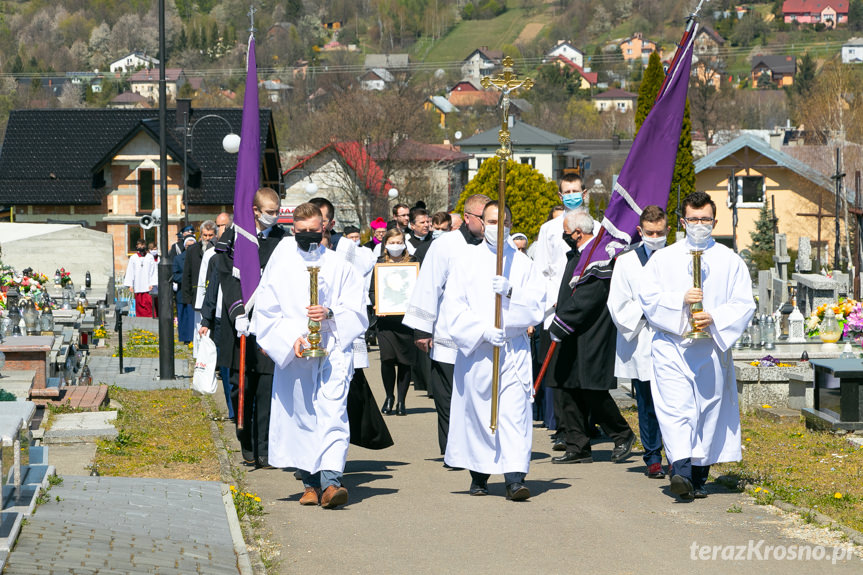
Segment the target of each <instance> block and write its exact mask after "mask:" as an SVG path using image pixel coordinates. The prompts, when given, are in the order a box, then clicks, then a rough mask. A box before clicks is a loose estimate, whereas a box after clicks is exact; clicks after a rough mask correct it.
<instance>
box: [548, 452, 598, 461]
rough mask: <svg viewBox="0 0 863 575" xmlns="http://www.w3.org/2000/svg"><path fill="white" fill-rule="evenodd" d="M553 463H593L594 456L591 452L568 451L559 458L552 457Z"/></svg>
mask: <svg viewBox="0 0 863 575" xmlns="http://www.w3.org/2000/svg"><path fill="white" fill-rule="evenodd" d="M551 462H552V463H593V456H592V455H591V453H590V452H589V451H567V452H566V453H564V454H563V455H561V456H559V457H552V458H551Z"/></svg>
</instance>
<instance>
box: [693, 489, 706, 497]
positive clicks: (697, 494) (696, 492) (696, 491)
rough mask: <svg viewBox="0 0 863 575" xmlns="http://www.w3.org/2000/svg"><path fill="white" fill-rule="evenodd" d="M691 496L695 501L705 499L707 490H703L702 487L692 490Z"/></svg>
mask: <svg viewBox="0 0 863 575" xmlns="http://www.w3.org/2000/svg"><path fill="white" fill-rule="evenodd" d="M692 496H693V497H694V498H695V499H707V490H706V489H704V488H703V487H699V488H697V489H694V490H693V491H692Z"/></svg>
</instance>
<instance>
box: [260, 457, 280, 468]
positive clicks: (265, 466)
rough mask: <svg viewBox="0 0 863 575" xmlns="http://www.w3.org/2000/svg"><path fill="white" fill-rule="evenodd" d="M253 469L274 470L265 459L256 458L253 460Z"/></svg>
mask: <svg viewBox="0 0 863 575" xmlns="http://www.w3.org/2000/svg"><path fill="white" fill-rule="evenodd" d="M255 469H275V467H273V466H272V465H270V462H269V461H268V460H267V458H266V457H256V458H255Z"/></svg>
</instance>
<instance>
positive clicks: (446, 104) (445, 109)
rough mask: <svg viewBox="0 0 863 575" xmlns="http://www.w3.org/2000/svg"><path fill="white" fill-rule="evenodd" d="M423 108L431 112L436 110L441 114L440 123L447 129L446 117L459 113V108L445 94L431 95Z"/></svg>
mask: <svg viewBox="0 0 863 575" xmlns="http://www.w3.org/2000/svg"><path fill="white" fill-rule="evenodd" d="M423 109H424V110H426V111H428V112H431V111H432V110H434V111H435V112H436V113H437V114H438V115H439V116H440V120H439V121H438V125H439V126H440V127H441V128H442V129H444V130H446V117H447V115H449V114H458V108H457V107H456V106H454V105H453V104H452V103H451V102H450V101H449V100H447V99H446V98H444V97H443V96H429V98H428V100H426V101H425V103H424V104H423Z"/></svg>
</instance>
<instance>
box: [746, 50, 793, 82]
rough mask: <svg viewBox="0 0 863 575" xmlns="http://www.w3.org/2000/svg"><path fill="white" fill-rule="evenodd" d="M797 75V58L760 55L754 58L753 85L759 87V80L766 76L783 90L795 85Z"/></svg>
mask: <svg viewBox="0 0 863 575" xmlns="http://www.w3.org/2000/svg"><path fill="white" fill-rule="evenodd" d="M796 73H797V57H796V56H782V55H759V56H753V58H752V72H751V74H750V75H751V78H752V85H753V86H757V85H758V80H759V79H760V78H761V76H762V75H764V74H766V75H767V76H769V77H770V80H771V82H773V83H774V84H776V85H777V86H779V87H780V88H783V87H785V86H791V85H792V84H794V74H796Z"/></svg>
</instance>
